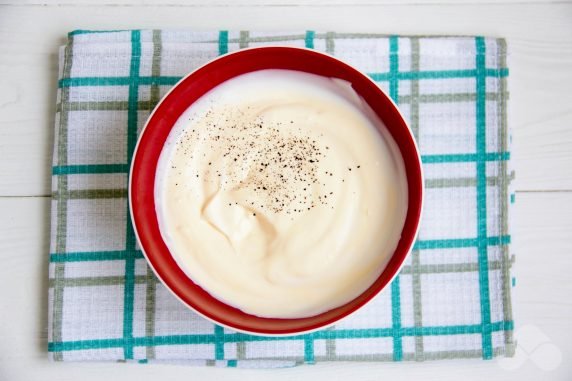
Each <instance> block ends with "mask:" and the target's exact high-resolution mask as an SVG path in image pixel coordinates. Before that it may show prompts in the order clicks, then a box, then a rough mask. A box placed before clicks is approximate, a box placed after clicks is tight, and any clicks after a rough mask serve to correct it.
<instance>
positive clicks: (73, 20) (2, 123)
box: [0, 0, 572, 381]
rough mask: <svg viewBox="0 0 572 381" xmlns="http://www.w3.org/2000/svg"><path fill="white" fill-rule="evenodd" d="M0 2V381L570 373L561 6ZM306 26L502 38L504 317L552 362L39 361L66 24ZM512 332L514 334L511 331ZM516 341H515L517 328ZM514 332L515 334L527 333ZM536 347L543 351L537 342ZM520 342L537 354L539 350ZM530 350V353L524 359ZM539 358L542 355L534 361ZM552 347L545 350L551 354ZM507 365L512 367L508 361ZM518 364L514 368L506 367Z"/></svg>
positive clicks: (570, 193)
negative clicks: (512, 259) (510, 222)
mask: <svg viewBox="0 0 572 381" xmlns="http://www.w3.org/2000/svg"><path fill="white" fill-rule="evenodd" d="M107 3H111V2H110V1H107V0H105V1H103V2H97V1H95V0H80V1H76V2H72V1H64V0H44V1H41V0H22V1H19V0H0V88H2V90H3V91H2V92H0V210H2V213H0V259H1V260H2V264H3V266H2V267H0V323H1V324H0V380H16V381H18V380H26V381H29V380H52V379H54V380H64V381H65V380H78V379H81V380H92V379H93V380H100V379H101V378H104V379H105V378H107V379H122V380H127V381H129V380H137V381H140V380H147V379H148V380H151V379H161V380H172V379H173V380H174V379H181V378H192V379H217V380H218V379H221V380H231V379H238V378H240V379H251V380H267V379H269V378H270V377H272V379H278V380H294V379H295V380H299V379H302V380H304V379H314V380H316V381H320V380H328V381H330V380H347V379H356V380H381V379H384V380H385V379H391V380H400V379H407V380H409V379H415V378H423V379H426V380H447V379H451V380H453V379H454V380H458V379H459V378H463V379H478V380H482V379H489V380H511V379H514V380H538V379H546V380H549V379H550V380H569V379H571V377H572V300H571V299H570V295H571V294H572V282H571V279H572V278H571V277H570V275H569V274H570V273H571V272H572V256H570V253H571V252H572V213H571V211H572V207H571V205H572V96H571V95H570V89H572V70H571V69H570V68H571V67H572V2H571V1H549V0H547V1H534V0H503V1H499V2H492V1H484V2H479V1H474V0H460V1H455V0H406V1H404V2H401V1H398V0H380V1H374V0H357V1H355V2H353V1H350V0H317V1H310V0H248V1H244V2H243V1H239V0H214V1H207V0H200V1H198V0H193V1H190V2H186V1H183V0H168V1H166V2H161V1H159V0H120V1H119V4H123V5H115V6H108V5H106V4H107ZM166 27H175V28H196V29H203V30H204V29H220V28H225V29H266V30H277V29H280V30H285V29H286V30H287V29H318V30H336V31H357V32H380V33H392V34H485V35H493V36H502V37H507V38H508V41H509V48H510V52H511V56H510V61H509V66H510V70H511V74H510V81H509V86H510V91H511V99H510V123H511V126H512V128H513V140H514V148H513V151H514V155H513V158H514V166H515V169H516V171H517V183H516V189H517V191H518V192H517V203H516V206H515V219H514V224H515V226H514V227H515V230H514V245H515V246H514V247H515V251H516V253H517V262H516V267H515V273H516V281H517V287H516V288H515V295H514V305H515V318H516V322H517V327H518V326H524V327H532V328H534V329H537V330H538V331H540V332H542V333H543V335H545V338H546V343H545V344H546V345H552V346H551V347H550V348H552V350H556V351H557V353H559V354H560V355H561V356H562V359H561V362H560V364H557V366H556V369H555V370H553V371H549V372H547V371H543V370H542V369H541V368H539V367H538V366H537V365H535V364H534V363H533V362H532V361H528V362H525V363H523V364H521V365H520V366H518V367H516V369H514V370H507V365H506V364H502V363H499V362H497V361H491V362H484V361H472V360H467V361H465V360H454V361H436V362H426V363H407V364H374V363H367V364H354V363H335V364H320V365H317V366H304V367H298V368H294V369H287V370H278V371H264V370H263V371H260V370H256V371H254V370H236V369H212V368H208V369H207V368H191V367H185V366H175V365H153V366H141V365H126V364H87V363H77V364H50V363H48V362H47V360H46V352H45V348H46V328H45V327H46V316H47V311H46V309H47V295H46V290H47V256H46V254H47V251H48V243H49V242H48V241H49V198H48V197H46V196H47V195H48V194H49V189H50V186H49V184H50V176H49V173H50V162H51V150H52V139H53V116H54V108H55V107H54V104H55V86H56V73H57V57H56V53H57V48H58V46H59V45H61V44H62V43H64V41H65V35H66V33H67V32H68V31H69V30H72V29H77V28H82V29H117V28H166ZM523 332H524V333H523ZM516 335H517V339H519V340H520V341H521V342H526V340H527V337H528V338H529V334H527V333H526V332H525V331H522V332H520V336H519V331H518V328H517V333H516ZM527 335H528V336H527ZM546 345H545V346H543V347H542V348H544V349H546V348H547V347H546ZM537 349H538V348H536V347H534V348H532V349H531V351H532V352H534V351H536V353H537V355H538V353H540V355H542V353H544V352H542V351H541V350H537ZM532 352H531V353H532ZM541 352H542V353H541ZM553 353H554V352H553ZM512 364H513V365H515V364H516V363H515V362H514V361H513V362H512ZM516 365H518V364H516Z"/></svg>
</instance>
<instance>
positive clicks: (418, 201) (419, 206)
mask: <svg viewBox="0 0 572 381" xmlns="http://www.w3.org/2000/svg"><path fill="white" fill-rule="evenodd" d="M253 51H256V52H263V53H264V54H266V53H268V54H274V53H276V52H281V53H286V54H289V53H292V54H294V53H295V52H297V53H303V54H304V55H308V57H309V56H313V58H318V57H319V58H321V59H326V60H328V61H330V62H331V63H335V64H336V65H339V66H340V67H343V68H344V70H346V71H347V72H352V74H353V75H355V76H356V77H361V79H362V80H363V79H367V81H369V82H370V86H372V88H375V92H376V93H377V94H376V95H377V96H381V97H382V98H384V100H385V101H386V102H387V103H389V104H391V106H392V107H391V112H393V113H394V117H395V116H397V117H398V119H399V122H400V125H401V126H400V127H399V128H400V129H401V131H403V132H404V133H405V132H406V133H407V135H408V139H407V143H408V144H409V147H408V149H409V151H408V152H407V154H408V155H413V159H415V161H414V164H415V165H414V168H413V169H412V170H413V172H414V173H413V174H412V175H411V174H410V173H409V172H407V179H408V188H409V184H410V180H411V176H413V177H414V178H413V180H412V181H413V182H414V183H415V184H417V186H416V187H415V189H414V190H415V196H416V197H415V199H413V200H412V197H411V189H410V188H409V197H408V212H407V217H406V225H405V226H409V227H410V229H408V232H407V233H408V234H407V236H406V237H405V238H404V236H403V234H402V237H401V239H400V241H399V243H398V247H397V249H396V250H395V252H394V253H393V254H392V256H391V259H390V261H389V262H388V264H387V265H386V267H385V268H384V269H383V271H382V273H381V274H380V276H379V277H378V279H377V280H376V281H375V282H374V284H372V285H371V286H370V287H369V288H368V289H367V290H366V291H364V292H363V293H362V294H360V296H358V297H357V298H355V299H354V300H352V301H350V302H348V303H346V304H344V305H342V306H340V307H337V308H334V309H333V310H329V311H326V312H324V313H322V314H318V315H316V316H312V317H308V318H301V319H270V318H261V317H258V316H254V315H250V314H247V313H244V312H243V311H241V310H238V309H236V308H234V307H231V306H229V305H227V304H225V303H223V302H221V301H220V300H218V299H216V298H215V297H214V296H212V295H210V294H209V293H207V292H206V291H204V290H202V288H201V287H200V286H198V285H196V284H195V283H194V282H193V281H192V280H191V279H190V278H189V277H188V276H186V274H185V276H186V278H187V284H188V285H189V286H191V287H198V288H199V289H201V291H202V293H203V294H204V296H206V297H207V298H210V299H212V301H214V302H217V303H221V304H223V305H225V306H227V307H228V308H230V309H231V310H235V311H237V312H238V313H240V314H244V315H247V316H249V317H251V318H254V319H262V320H268V321H270V320H282V321H297V320H307V319H310V320H312V319H314V318H316V317H319V316H322V315H326V314H331V313H332V312H333V311H337V310H339V309H341V308H344V307H346V306H347V305H349V304H351V303H354V304H356V305H355V306H353V307H352V308H349V310H348V311H345V312H343V313H340V314H338V315H336V316H334V317H332V318H329V319H327V320H326V321H323V322H321V323H317V324H316V323H314V324H306V326H305V327H304V328H300V329H257V328H252V327H246V326H245V325H243V324H237V323H236V322H234V321H232V320H228V319H225V318H223V317H221V316H214V315H213V314H212V313H207V312H206V311H205V310H204V309H203V308H201V306H199V305H198V303H197V302H196V301H195V300H192V299H189V298H188V297H185V296H184V295H180V294H179V293H178V292H177V291H176V290H175V288H176V287H175V286H176V284H175V283H173V282H175V281H174V280H172V279H171V278H170V277H169V276H166V275H167V274H165V272H163V271H160V270H158V268H157V262H156V260H157V258H158V257H157V256H156V254H155V253H153V252H150V253H149V252H147V250H146V244H145V242H148V239H149V238H150V237H149V236H146V235H142V234H141V233H142V232H141V230H142V229H141V228H142V227H145V226H146V225H147V221H146V220H145V219H143V218H142V214H141V213H139V211H140V209H139V208H138V206H137V205H138V203H137V202H134V197H135V198H138V197H137V196H138V194H139V193H141V192H140V190H139V189H138V188H137V187H136V186H134V182H135V180H134V179H138V177H140V176H141V175H142V173H143V172H142V171H141V165H139V164H140V160H138V159H139V158H140V156H141V154H140V151H141V150H142V148H141V147H142V144H143V143H142V142H143V141H144V139H143V138H144V136H146V135H145V134H146V133H148V131H149V130H150V128H152V127H150V126H152V125H153V124H154V122H155V119H154V117H156V115H157V114H159V113H161V112H163V110H162V107H163V106H164V104H165V103H166V102H168V100H170V99H171V98H172V96H173V93H174V92H175V91H176V90H177V89H178V88H180V87H181V86H184V85H186V84H188V81H190V79H191V78H192V77H194V76H197V75H204V74H203V73H202V72H203V71H205V70H208V69H209V66H211V65H213V64H215V63H217V62H222V61H224V60H227V59H229V58H231V57H236V56H240V55H245V54H248V53H249V52H253ZM268 69H272V67H268ZM256 70H260V69H255V70H250V71H244V72H243V73H239V74H238V75H240V74H245V73H248V72H252V71H256ZM299 71H303V72H305V71H304V70H299ZM308 72H309V71H308ZM316 74H318V75H319V73H316ZM233 77H235V76H231V77H229V78H228V79H230V78H233ZM329 77H334V76H329ZM346 80H347V79H346ZM223 82H224V81H221V82H220V83H217V84H216V85H214V86H212V88H214V87H216V86H218V85H220V84H221V83H223ZM352 87H353V83H352ZM207 91H208V90H207ZM355 91H356V92H357V90H355ZM205 93H206V92H203V93H201V94H200V95H199V96H198V98H200V97H202V96H203V95H204V94H205ZM358 94H359V93H358ZM360 96H362V94H360ZM195 101H196V100H195ZM195 101H193V102H191V103H190V104H189V105H188V106H187V108H188V107H190V105H192V104H193V103H194V102H195ZM368 103H369V102H368ZM370 106H371V105H370ZM371 107H372V108H373V109H374V111H375V112H376V113H377V109H376V108H375V107H373V106H371ZM185 109H186V108H185ZM182 112H184V110H183V111H182ZM182 112H181V113H180V114H179V115H178V116H177V119H178V118H179V117H180V115H181V114H182ZM387 112H388V113H389V112H390V111H387ZM378 115H379V114H378ZM380 118H381V115H380ZM384 124H386V123H385V121H384ZM173 125H174V123H173ZM173 125H171V127H170V128H169V131H170V130H171V128H172V127H173ZM386 127H387V124H386ZM396 128H397V127H396ZM167 135H168V134H167ZM392 135H393V134H392ZM163 143H164V141H163ZM398 146H399V149H400V152H401V153H402V156H403V152H402V151H401V149H402V146H401V145H399V144H398ZM161 149H162V147H161ZM157 159H158V157H157ZM404 159H405V157H404ZM156 162H157V161H155V167H154V168H153V169H154V171H153V174H152V177H153V178H154V176H155V173H154V172H155V170H156ZM151 188H152V189H153V190H154V182H153V184H152V186H151ZM153 194H154V192H153ZM424 194H425V183H424V176H423V170H422V164H421V155H420V151H419V148H418V145H417V142H416V140H415V137H414V136H413V133H412V131H411V129H410V128H409V126H408V124H407V122H406V120H405V118H404V116H403V114H402V113H401V110H400V109H399V107H398V106H397V104H396V103H395V102H394V101H393V100H392V99H391V97H389V96H388V95H387V94H386V93H385V91H384V90H382V89H381V88H380V87H379V86H378V85H377V84H376V83H375V81H373V80H372V79H371V78H370V77H369V76H367V75H365V74H363V73H362V72H360V71H359V70H357V69H355V68H354V67H353V66H351V65H349V64H347V63H345V62H343V61H341V60H339V59H338V58H335V57H333V56H331V55H329V54H326V53H322V52H319V51H316V50H313V49H308V48H301V47H291V46H263V47H251V48H245V49H241V50H237V51H234V52H230V53H227V54H224V55H221V56H218V57H216V58H214V59H212V60H210V61H208V62H206V63H205V64H203V65H201V66H200V67H198V68H197V69H195V70H193V71H192V72H190V73H189V74H187V75H185V76H184V77H183V78H181V79H180V80H179V81H178V82H177V83H176V84H175V85H174V86H173V87H172V88H171V89H169V91H168V92H167V93H166V94H165V95H164V96H163V98H162V99H161V100H160V101H159V103H158V104H157V105H156V106H155V108H154V109H153V111H152V112H151V114H150V115H149V117H148V118H147V121H146V122H145V125H144V127H143V129H142V130H141V132H140V134H139V136H138V139H137V144H136V146H135V149H134V151H133V156H132V160H131V166H130V171H129V179H128V202H129V212H130V217H131V222H132V224H133V229H134V233H135V237H136V239H137V241H138V243H139V246H140V249H141V252H142V253H143V256H144V257H145V259H146V261H147V264H148V265H149V266H150V267H151V269H152V270H153V272H154V273H155V275H156V276H157V278H158V279H159V280H160V281H161V282H162V283H163V285H165V287H166V288H167V289H168V290H169V292H170V293H171V294H173V295H174V296H175V297H176V298H177V299H179V300H180V301H181V303H183V304H184V305H185V306H186V307H187V308H189V309H191V310H192V311H193V312H195V313H197V314H198V315H200V316H202V317H203V318H205V319H207V320H209V321H211V322H213V323H215V324H218V325H220V326H223V327H226V328H229V329H232V330H235V331H238V332H242V333H246V334H249V335H260V336H292V335H300V334H306V333H311V332H314V331H317V330H320V329H324V328H327V327H329V326H331V325H334V324H336V323H338V322H339V321H340V320H342V319H346V318H348V317H350V316H351V315H353V314H354V313H356V312H357V311H359V310H360V309H361V308H363V307H364V306H365V305H366V304H368V303H370V302H371V301H372V300H373V299H374V298H375V297H376V296H377V295H378V294H379V293H381V292H382V291H384V290H385V289H386V288H387V286H388V285H389V284H390V283H391V281H392V280H393V279H394V278H395V277H396V276H397V275H398V274H399V271H400V270H401V268H402V267H403V265H404V263H405V259H406V258H407V255H409V253H410V250H411V248H412V247H413V244H414V242H415V239H416V238H417V234H418V232H419V225H420V221H421V215H422V211H423V203H424ZM147 198H148V196H147ZM412 205H413V206H414V208H413V209H414V210H413V212H412V213H411V215H410V209H411V207H412ZM142 206H145V204H142ZM147 208H148V206H147ZM153 209H154V202H153ZM155 219H156V218H155ZM410 220H412V221H410ZM155 222H156V221H154V222H153V223H155ZM405 226H404V230H405ZM157 232H158V234H156V235H155V234H154V237H152V238H153V239H157V238H158V239H159V241H160V242H161V243H162V244H163V246H165V248H166V245H165V243H164V242H163V240H162V237H161V234H160V232H159V231H158V228H157ZM142 238H143V239H142ZM398 252H399V255H398V256H397V255H396V253H398ZM167 254H169V256H170V259H171V260H172V261H173V262H174V260H173V258H172V256H171V254H170V252H168V249H167ZM390 265H391V269H390V271H389V272H390V275H389V276H387V272H388V268H389V267H390ZM175 267H177V268H176V269H174V270H178V271H180V272H181V273H183V270H182V269H180V268H179V267H178V266H176V265H175ZM172 270H173V269H172ZM384 275H385V276H386V277H385V279H384V280H383V282H382V283H383V284H382V285H377V283H378V282H379V280H380V279H381V278H382V277H383V276H384ZM189 282H190V283H189ZM376 285H377V286H376ZM372 289H373V290H372ZM370 291H371V292H370ZM368 292H369V294H368V295H367V296H364V295H365V294H366V293H368ZM358 299H361V301H360V302H359V303H355V301H356V300H358Z"/></svg>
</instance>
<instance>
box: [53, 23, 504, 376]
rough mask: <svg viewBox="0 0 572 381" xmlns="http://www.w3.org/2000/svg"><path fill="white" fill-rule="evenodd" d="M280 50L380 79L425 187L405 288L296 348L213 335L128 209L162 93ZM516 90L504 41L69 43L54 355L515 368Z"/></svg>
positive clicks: (58, 153)
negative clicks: (214, 64)
mask: <svg viewBox="0 0 572 381" xmlns="http://www.w3.org/2000/svg"><path fill="white" fill-rule="evenodd" d="M269 44H270V45H276V44H279V45H292V46H300V47H307V48H313V49H316V50H319V51H323V52H327V53H329V54H332V55H335V56H336V57H339V58H340V59H342V60H344V61H346V62H348V63H349V64H351V65H353V66H355V67H356V68H358V69H359V70H361V71H363V72H365V73H367V74H368V75H369V76H371V78H373V79H374V80H375V81H376V82H377V83H378V84H379V86H381V87H382V88H384V89H385V90H386V91H387V92H388V93H389V95H390V96H391V97H392V98H393V99H394V100H395V101H396V102H397V103H398V104H399V106H400V108H401V110H402V112H403V114H404V115H405V117H406V118H407V119H408V121H409V123H410V126H411V128H412V130H413V133H414V135H415V137H416V139H417V141H418V143H419V146H420V149H421V153H422V160H423V167H424V172H425V184H426V203H425V210H424V215H423V220H422V225H421V230H420V233H419V238H418V240H417V242H416V244H415V246H414V248H413V252H412V253H411V255H410V256H409V258H408V260H407V262H406V264H405V266H404V267H403V269H402V271H401V273H400V275H399V276H398V277H397V278H396V279H395V281H394V282H393V283H392V284H391V287H388V288H387V290H385V291H384V292H382V293H381V294H380V295H379V296H378V297H377V298H376V299H375V301H374V302H372V303H371V304H369V305H367V306H366V307H365V308H364V309H363V310H361V311H360V312H358V313H356V314H355V315H353V316H352V317H351V318H349V319H347V320H344V321H343V322H341V323H340V324H338V325H336V326H335V327H333V328H330V329H326V330H322V331H319V332H315V333H312V334H307V335H301V336H294V337H281V338H277V337H259V336H249V335H245V334H241V333H237V332H233V331H231V330H227V329H225V328H222V327H219V326H216V325H213V324H212V323H210V322H209V321H207V320H205V319H203V318H201V317H199V316H197V315H196V314H194V313H193V312H191V311H190V310H188V309H187V308H186V307H184V306H183V305H182V304H181V303H180V302H179V301H178V300H176V299H175V298H174V297H173V296H172V295H171V294H170V293H169V292H168V291H167V290H166V289H165V287H164V286H163V285H162V284H161V283H159V282H158V281H157V279H156V278H155V276H154V275H153V273H152V272H151V270H150V269H149V268H148V267H147V264H146V262H145V259H144V258H143V256H142V254H141V251H140V250H139V247H138V246H137V242H136V239H135V236H134V233H133V227H132V226H131V223H130V218H129V211H128V203H127V177H128V170H129V162H130V159H131V155H132V153H133V150H134V147H135V143H136V139H137V134H138V132H139V131H140V130H141V128H142V126H143V125H144V123H145V120H146V119H147V117H148V115H149V113H150V112H151V110H152V109H153V108H154V107H155V105H156V104H157V102H158V101H159V100H160V99H161V96H162V95H164V94H165V93H166V92H167V91H168V90H169V88H170V87H171V86H173V85H174V84H175V83H176V82H177V81H178V80H179V79H180V78H181V77H182V76H183V75H185V74H187V73H189V72H190V71H192V70H193V69H196V68H197V67H199V66H200V65H202V64H204V63H205V62H207V61H208V60H211V59H213V58H215V57H216V56H218V55H220V54H224V53H227V52H230V51H235V50H237V49H241V48H245V47H250V46H261V45H269ZM507 75H508V69H507V66H506V44H505V41H504V40H502V39H495V38H484V37H431V36H427V37H401V36H385V35H375V34H351V33H350V34H348V33H334V32H328V33H317V32H316V33H315V32H311V31H310V32H305V33H266V32H248V31H242V32H229V31H220V32H194V31H161V30H133V31H107V32H92V31H75V32H72V33H70V35H69V41H68V43H67V45H66V46H65V47H63V48H62V49H61V54H60V73H59V76H60V79H59V82H58V84H59V86H58V98H57V99H58V103H57V113H56V128H55V131H56V134H55V152H54V161H53V172H52V173H53V200H52V231H51V248H50V254H49V258H50V259H49V262H50V265H49V278H50V281H49V344H48V351H49V354H50V357H51V358H52V359H54V360H60V361H61V360H64V361H68V360H70V361H71V360H98V361H102V360H115V361H119V360H121V361H123V360H128V361H129V360H133V361H139V362H148V361H149V362H150V361H176V362H179V361H184V362H186V363H190V364H201V365H210V366H230V367H234V366H238V367H281V366H291V365H295V364H300V363H314V362H318V361H337V360H351V361H402V360H429V359H445V358H468V357H475V358H484V359H490V358H492V357H494V356H499V355H508V356H511V355H512V354H513V353H514V345H515V344H514V340H513V332H512V331H513V318H512V310H511V296H510V293H511V276H510V267H511V262H512V256H511V254H510V251H509V243H510V230H509V222H508V217H509V206H510V203H511V201H512V200H511V199H512V198H511V192H510V189H509V184H510V179H511V177H512V175H511V174H512V171H511V169H510V167H509V164H510V163H509V158H510V150H509V135H508V130H507V83H506V81H507Z"/></svg>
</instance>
